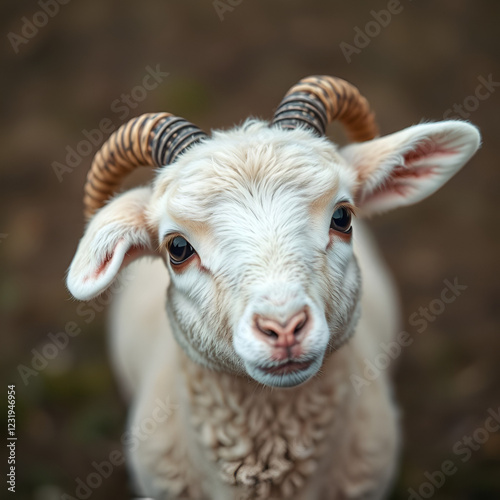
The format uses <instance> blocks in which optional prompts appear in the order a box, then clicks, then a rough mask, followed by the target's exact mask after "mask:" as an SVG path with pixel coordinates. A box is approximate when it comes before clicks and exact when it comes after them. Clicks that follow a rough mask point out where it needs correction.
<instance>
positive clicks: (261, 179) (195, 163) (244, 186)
mask: <svg viewBox="0 0 500 500" xmlns="http://www.w3.org/2000/svg"><path fill="white" fill-rule="evenodd" d="M339 182H341V183H342V184H344V183H346V182H347V183H349V184H350V185H352V184H353V183H354V182H355V176H354V173H353V172H351V171H350V169H348V168H347V167H346V165H345V162H344V160H343V159H342V157H341V156H340V155H339V154H338V153H337V148H336V147H335V145H334V144H332V143H331V142H330V141H329V140H328V139H326V138H324V137H321V138H319V137H316V136H314V135H313V134H312V133H311V132H309V131H308V130H305V129H300V128H299V129H295V130H283V129H279V128H271V127H270V126H269V123H268V122H265V121H260V120H254V119H251V120H247V121H246V122H245V123H244V124H243V125H241V126H239V127H235V128H233V129H231V130H227V131H214V132H213V134H212V137H211V138H210V139H207V140H206V141H204V142H203V143H201V144H197V145H196V146H195V147H193V148H192V149H190V150H188V151H187V152H186V153H185V154H183V155H182V157H180V158H179V159H178V160H177V161H176V162H175V163H174V164H173V165H170V166H169V167H167V168H164V169H161V170H159V171H158V173H157V177H156V181H155V187H154V200H158V199H159V198H162V197H163V196H164V195H165V194H166V193H167V194H168V195H167V206H168V208H169V211H170V212H171V213H175V214H176V215H177V216H179V217H183V218H186V219H190V220H193V221H197V222H206V221H207V220H209V218H210V216H211V214H212V211H213V208H214V206H216V204H217V203H218V202H220V201H221V200H222V201H229V200H231V201H237V202H238V201H241V200H244V199H245V198H246V197H248V196H249V195H250V196H266V197H267V196H269V195H274V194H277V193H278V192H279V191H283V192H286V191H293V192H294V194H295V195H299V196H303V197H304V198H305V201H311V200H313V199H317V198H320V197H321V196H322V195H324V194H327V193H329V192H331V191H332V189H334V188H335V185H338V184H339ZM158 208H159V209H160V210H161V208H160V207H158ZM151 215H153V217H154V218H156V217H155V215H157V216H159V215H160V214H159V213H158V214H151Z"/></svg>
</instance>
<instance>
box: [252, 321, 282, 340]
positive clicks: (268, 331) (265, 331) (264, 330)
mask: <svg viewBox="0 0 500 500" xmlns="http://www.w3.org/2000/svg"><path fill="white" fill-rule="evenodd" d="M257 328H258V329H259V330H260V331H261V332H262V333H263V334H264V335H267V336H268V337H270V338H272V339H277V338H278V337H279V335H278V334H277V333H276V332H275V331H274V330H271V329H269V328H261V327H260V326H259V323H257Z"/></svg>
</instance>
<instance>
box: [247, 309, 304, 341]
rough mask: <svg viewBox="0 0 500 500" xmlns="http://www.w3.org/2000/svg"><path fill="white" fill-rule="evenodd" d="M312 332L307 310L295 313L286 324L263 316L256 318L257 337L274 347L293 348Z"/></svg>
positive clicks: (255, 329)
mask: <svg viewBox="0 0 500 500" xmlns="http://www.w3.org/2000/svg"><path fill="white" fill-rule="evenodd" d="M309 330H310V321H309V315H308V314H307V310H306V309H303V310H302V311H300V312H298V313H295V314H294V315H293V316H292V317H291V318H289V319H288V320H287V321H286V322H285V323H279V322H278V321H276V320H275V319H271V318H265V317H262V316H256V317H255V328H254V331H255V333H256V335H258V336H259V338H261V339H262V340H263V341H265V342H267V343H268V344H270V345H271V346H273V347H292V346H294V345H295V344H298V343H299V342H301V340H302V339H303V338H304V337H305V336H306V335H307V332H308V331H309Z"/></svg>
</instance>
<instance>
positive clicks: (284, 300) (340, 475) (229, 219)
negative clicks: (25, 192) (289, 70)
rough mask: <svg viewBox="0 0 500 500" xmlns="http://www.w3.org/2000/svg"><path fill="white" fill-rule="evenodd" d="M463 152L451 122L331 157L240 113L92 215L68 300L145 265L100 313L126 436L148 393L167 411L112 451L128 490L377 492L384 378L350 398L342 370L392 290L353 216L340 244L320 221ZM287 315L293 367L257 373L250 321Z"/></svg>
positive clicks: (264, 351)
mask: <svg viewBox="0 0 500 500" xmlns="http://www.w3.org/2000/svg"><path fill="white" fill-rule="evenodd" d="M478 146H479V134H478V132H477V130H476V129H475V128H474V127H473V126H471V125H469V124H466V123H462V122H443V123H436V124H423V125H417V126H414V127H411V128H409V129H407V130H405V131H402V132H399V133H396V134H392V135H390V136H387V137H383V138H379V139H375V140H373V141H370V142H367V143H363V144H353V145H350V146H348V147H347V148H344V149H343V150H341V151H340V152H339V151H337V149H336V148H335V146H334V145H332V144H331V143H330V142H329V141H328V140H327V139H325V138H316V137H313V136H312V135H311V134H310V133H309V132H308V131H307V130H301V129H297V130H294V131H290V130H279V129H273V128H269V127H268V124H267V123H264V122H258V121H249V122H247V123H245V124H244V125H243V126H242V127H239V128H235V129H233V130H230V131H227V132H214V134H213V137H212V139H211V140H207V141H205V142H204V143H202V144H199V145H197V146H195V147H193V148H192V149H190V150H189V151H187V152H186V153H185V154H184V155H183V156H182V157H180V158H179V159H178V160H177V162H176V163H175V164H174V165H171V166H169V167H167V168H165V169H162V170H160V171H159V172H158V173H157V177H156V179H155V182H154V185H153V186H152V188H142V189H137V190H132V191H130V192H128V193H125V194H123V195H121V196H119V197H117V198H116V199H114V200H113V201H111V202H110V203H108V204H107V205H106V206H105V207H104V208H103V209H101V210H100V211H99V212H98V213H97V214H96V215H95V216H94V218H93V220H92V221H91V223H90V225H89V227H88V229H87V231H86V233H85V235H84V236H83V238H82V241H81V242H80V245H79V247H78V250H77V253H76V256H75V259H74V261H73V263H72V265H71V267H70V270H69V275H68V287H69V289H70V291H71V292H72V293H73V295H74V296H75V297H76V298H79V299H82V300H86V299H89V298H91V297H93V296H95V295H96V294H98V293H100V292H102V290H104V289H105V288H106V287H107V286H109V284H110V283H111V282H112V280H113V279H114V277H116V274H117V273H118V272H119V270H120V269H121V268H122V267H124V266H125V265H126V264H127V263H128V261H127V259H128V260H131V259H132V257H136V256H139V255H154V256H156V257H160V259H157V260H156V261H154V262H151V261H149V260H142V261H138V262H137V263H135V264H134V265H133V266H130V269H129V270H127V273H128V275H129V281H130V283H129V285H128V288H127V289H126V290H125V292H124V293H122V294H121V295H120V296H118V297H117V300H116V301H115V304H114V305H113V310H112V316H111V331H112V343H111V352H112V355H113V361H114V364H115V368H116V371H117V373H118V376H119V379H120V381H121V382H122V386H123V389H124V393H125V394H127V395H129V396H130V398H131V405H132V408H131V416H130V424H129V425H130V429H131V430H133V429H137V428H140V427H141V425H142V424H143V423H144V422H148V421H149V420H151V415H152V414H155V412H156V410H157V409H155V404H157V403H155V401H158V398H160V399H161V398H165V396H169V398H170V400H171V401H173V402H175V403H176V405H177V406H176V410H175V411H173V412H172V415H171V416H169V419H168V420H167V421H166V422H162V424H161V425H157V426H156V427H155V428H154V430H152V431H151V435H148V436H147V438H146V439H144V440H141V442H140V443H135V444H134V445H130V446H129V447H128V454H129V464H130V467H131V470H132V473H133V476H134V478H135V481H136V484H137V487H138V488H139V489H140V490H141V491H140V493H142V494H144V495H148V496H153V497H155V498H167V496H168V495H170V496H169V498H192V499H198V498H212V499H217V500H220V499H236V498H241V499H250V498H253V499H257V498H262V499H263V498H276V499H278V498H295V499H299V500H301V499H303V500H306V499H307V500H319V499H327V498H330V499H337V498H338V499H340V498H353V499H355V498H369V499H377V498H382V496H383V495H384V493H385V492H386V491H387V488H388V485H389V482H390V478H391V477H392V475H393V472H394V466H395V458H396V454H397V448H398V444H397V443H398V426H397V412H396V411H395V407H394V404H393V403H392V401H391V396H390V386H389V382H388V379H387V375H386V374H381V376H380V377H379V378H378V379H377V380H375V381H374V382H373V383H372V384H371V385H370V387H368V388H366V390H365V391H364V392H363V393H362V394H361V395H360V396H358V395H357V394H355V391H354V388H353V387H352V385H351V383H350V382H349V375H350V374H352V373H358V372H359V371H360V370H361V368H362V366H363V360H364V359H365V358H368V359H369V358H370V356H373V355H375V354H376V353H377V352H378V348H379V345H380V343H381V342H387V341H388V340H390V339H391V337H392V336H393V335H394V334H395V332H396V329H397V320H398V307H397V300H396V298H395V293H394V290H393V287H392V284H391V280H390V278H389V275H388V273H387V271H386V269H385V267H384V265H383V263H382V262H381V260H380V259H379V257H378V256H377V253H376V250H375V248H374V245H373V242H372V241H371V239H370V237H369V235H368V234H366V231H365V229H364V228H363V226H362V224H361V223H359V222H358V221H354V222H353V225H354V228H353V236H352V240H351V239H350V238H349V237H346V236H343V235H341V234H339V233H337V232H335V231H330V230H329V226H330V220H331V217H332V214H333V211H334V210H335V207H336V206H337V204H338V203H354V204H356V205H357V206H358V207H359V210H360V211H361V212H362V213H363V214H371V213H376V212H379V211H382V210H387V209H390V208H395V207H397V206H402V205H407V204H411V203H414V202H416V201H419V200H421V199H422V198H424V197H425V196H428V195H429V194H431V193H432V192H434V191H435V190H436V189H438V188H439V186H440V185H442V184H443V183H444V182H446V180H448V179H449V178H450V177H451V175H453V174H454V173H455V172H456V171H458V170H459V169H460V168H461V166H462V165H463V164H464V163H465V162H466V161H467V160H468V159H469V158H470V157H471V156H472V154H473V153H474V152H475V150H476V149H477V147H478ZM412 151H413V152H415V153H413V154H411V152H412ZM174 233H175V234H181V235H183V236H184V237H185V238H186V239H187V240H188V241H189V242H190V243H191V245H192V246H193V247H194V248H195V250H196V252H197V257H196V258H195V259H194V260H193V261H192V262H191V263H190V264H189V265H188V266H187V267H186V268H185V269H184V270H183V271H182V272H175V271H174V270H173V269H172V266H171V264H170V263H169V258H168V255H167V254H166V252H164V251H159V250H158V248H159V244H161V243H162V241H163V240H164V238H165V236H167V237H168V235H169V234H174ZM161 248H163V246H162V247H161ZM131 252H132V253H131ZM106 255H108V260H109V263H108V264H107V265H106V266H102V265H101V263H102V262H103V261H104V260H105V259H106ZM127 255H128V257H127ZM166 269H167V270H168V273H167V272H166ZM361 274H362V275H363V276H364V282H363V285H361V278H360V276H361ZM165 291H166V294H167V297H165ZM302 307H307V308H308V311H309V316H310V321H311V323H310V326H311V329H310V333H309V335H308V336H307V337H306V338H305V340H304V342H303V354H302V355H301V356H302V357H301V360H302V359H304V360H310V361H312V363H311V365H310V366H309V368H307V369H306V370H304V371H302V372H297V373H289V374H287V375H280V376H278V375H271V374H269V373H267V372H263V371H262V369H261V368H262V367H270V366H275V365H276V362H275V361H274V360H273V359H272V349H271V348H270V346H269V345H268V344H266V343H265V342H263V341H262V340H261V339H260V338H258V337H257V336H255V335H254V334H253V332H252V317H254V316H255V314H257V313H258V314H264V315H267V316H270V317H271V316H272V317H273V318H276V319H277V320H282V319H284V318H287V317H289V316H290V314H291V313H293V312H294V311H297V310H299V309H301V308H302ZM165 311H166V314H165ZM283 387H289V388H288V389H284V388H283ZM148 419H149V420H148Z"/></svg>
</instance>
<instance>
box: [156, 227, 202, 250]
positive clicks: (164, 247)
mask: <svg viewBox="0 0 500 500" xmlns="http://www.w3.org/2000/svg"><path fill="white" fill-rule="evenodd" d="M177 236H180V237H181V238H184V239H185V240H186V241H187V242H188V243H189V244H190V245H191V243H190V241H189V240H188V239H187V238H186V237H185V236H184V235H183V234H182V233H180V232H179V231H172V232H171V233H165V234H164V235H163V238H162V240H161V243H160V244H159V245H158V251H159V252H163V251H165V252H166V251H167V250H168V245H169V243H170V242H171V241H172V240H173V239H174V238H176V237H177ZM191 246H193V245H191ZM193 248H194V247H193Z"/></svg>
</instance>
